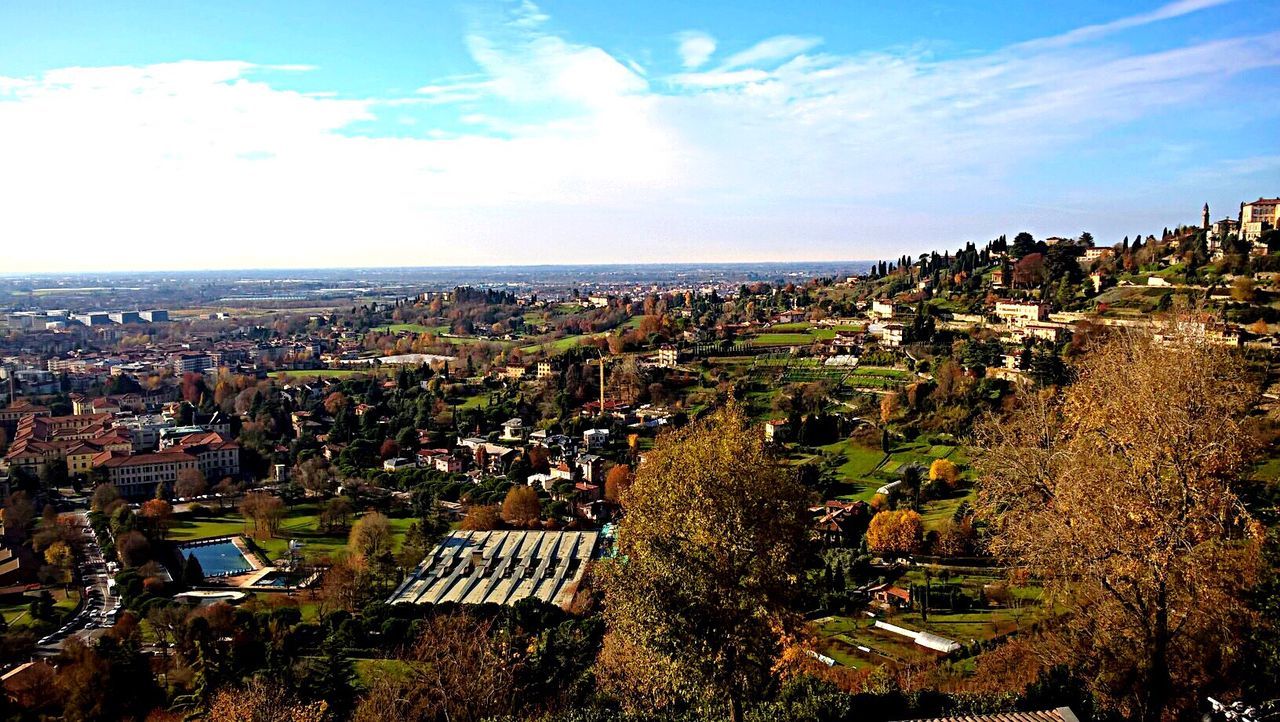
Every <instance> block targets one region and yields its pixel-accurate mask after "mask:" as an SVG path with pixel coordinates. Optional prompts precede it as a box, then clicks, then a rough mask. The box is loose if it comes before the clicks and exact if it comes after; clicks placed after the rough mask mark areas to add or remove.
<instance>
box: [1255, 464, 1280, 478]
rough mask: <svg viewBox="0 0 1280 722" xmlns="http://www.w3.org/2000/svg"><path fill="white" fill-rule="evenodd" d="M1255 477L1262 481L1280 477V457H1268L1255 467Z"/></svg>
mask: <svg viewBox="0 0 1280 722" xmlns="http://www.w3.org/2000/svg"><path fill="white" fill-rule="evenodd" d="M1253 478H1255V479H1259V480H1262V481H1275V480H1277V479H1280V459H1267V460H1266V461H1264V462H1262V463H1261V464H1258V465H1257V466H1256V467H1254V469H1253Z"/></svg>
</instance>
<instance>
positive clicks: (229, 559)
mask: <svg viewBox="0 0 1280 722" xmlns="http://www.w3.org/2000/svg"><path fill="white" fill-rule="evenodd" d="M181 549H182V554H183V556H184V557H185V556H190V555H194V556H195V558H196V559H198V560H199V561H200V569H202V570H203V571H204V575H205V576H206V577H225V576H229V575H232V574H241V573H243V572H247V571H250V570H251V569H253V565H252V564H250V563H249V560H248V559H245V558H244V555H243V554H241V553H240V550H239V549H238V548H237V547H236V545H235V544H233V543H232V542H231V540H229V539H228V540H226V541H216V542H210V543H208V544H195V545H192V546H184V547H181Z"/></svg>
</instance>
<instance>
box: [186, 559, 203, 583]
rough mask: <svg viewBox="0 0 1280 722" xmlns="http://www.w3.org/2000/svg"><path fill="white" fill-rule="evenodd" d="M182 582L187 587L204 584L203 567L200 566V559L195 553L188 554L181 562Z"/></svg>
mask: <svg viewBox="0 0 1280 722" xmlns="http://www.w3.org/2000/svg"><path fill="white" fill-rule="evenodd" d="M182 583H183V584H185V585H187V586H188V587H196V586H199V585H201V584H204V568H203V567H201V566H200V560H199V559H197V558H196V555H195V554H188V555H187V559H186V561H185V562H184V563H183V564H182Z"/></svg>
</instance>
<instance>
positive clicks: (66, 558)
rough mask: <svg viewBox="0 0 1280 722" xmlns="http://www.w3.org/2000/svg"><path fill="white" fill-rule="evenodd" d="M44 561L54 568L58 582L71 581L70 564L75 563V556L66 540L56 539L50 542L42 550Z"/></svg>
mask: <svg viewBox="0 0 1280 722" xmlns="http://www.w3.org/2000/svg"><path fill="white" fill-rule="evenodd" d="M44 561H45V563H46V564H48V565H49V566H50V567H53V568H54V569H55V570H56V573H57V575H58V581H59V582H60V583H63V584H65V583H67V582H69V581H71V566H72V564H74V563H75V557H74V556H73V555H72V553H71V547H70V546H68V545H67V543H66V542H64V541H57V542H54V543H53V544H50V545H49V547H48V548H47V549H45V550H44Z"/></svg>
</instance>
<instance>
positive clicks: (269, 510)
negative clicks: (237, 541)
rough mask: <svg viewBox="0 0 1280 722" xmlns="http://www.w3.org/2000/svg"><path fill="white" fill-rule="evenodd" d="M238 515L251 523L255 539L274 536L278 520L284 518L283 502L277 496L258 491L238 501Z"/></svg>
mask: <svg viewBox="0 0 1280 722" xmlns="http://www.w3.org/2000/svg"><path fill="white" fill-rule="evenodd" d="M240 513H241V514H242V515H244V518H245V519H247V520H249V521H251V522H253V535H254V536H255V537H261V536H263V535H266V536H268V537H272V536H275V535H276V531H278V530H279V528H280V520H281V519H283V518H284V502H283V501H281V500H280V497H278V496H272V495H270V494H264V493H262V492H260V491H255V492H250V493H248V494H245V495H244V499H241V500H240Z"/></svg>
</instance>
